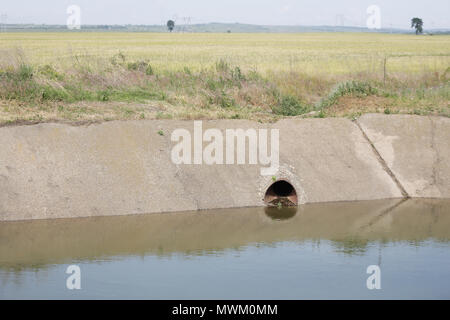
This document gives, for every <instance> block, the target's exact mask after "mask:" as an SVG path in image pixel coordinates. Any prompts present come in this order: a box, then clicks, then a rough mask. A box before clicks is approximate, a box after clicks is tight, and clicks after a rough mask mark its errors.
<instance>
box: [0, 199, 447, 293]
mask: <svg viewBox="0 0 450 320" xmlns="http://www.w3.org/2000/svg"><path fill="white" fill-rule="evenodd" d="M69 265H78V266H79V267H80V269H81V290H68V289H67V288H66V279H67V278H68V277H69V275H68V274H66V269H67V267H68V266H69ZM370 265H378V266H379V267H380V270H381V277H380V280H381V290H368V288H367V285H366V281H367V278H368V277H369V276H370V274H367V273H366V271H367V267H368V266H370ZM29 298H32V299H55V298H56V299H419V298H420V299H449V298H450V200H443V201H442V200H441V201H439V200H408V201H399V200H389V201H372V202H358V203H333V204H317V205H306V206H302V207H300V208H298V209H287V210H285V209H284V210H281V211H280V210H278V209H277V208H274V209H267V208H251V209H232V210H212V211H204V212H188V213H176V214H156V215H144V216H126V217H97V218H86V219H68V220H53V221H50V220H48V221H31V222H2V223H0V299H29Z"/></svg>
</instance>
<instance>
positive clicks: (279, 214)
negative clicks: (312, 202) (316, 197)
mask: <svg viewBox="0 0 450 320" xmlns="http://www.w3.org/2000/svg"><path fill="white" fill-rule="evenodd" d="M297 211H298V207H281V208H278V207H267V208H265V209H264V212H265V213H266V215H267V216H268V217H269V218H271V219H272V220H275V221H282V220H289V219H292V218H293V217H295V215H296V214H297Z"/></svg>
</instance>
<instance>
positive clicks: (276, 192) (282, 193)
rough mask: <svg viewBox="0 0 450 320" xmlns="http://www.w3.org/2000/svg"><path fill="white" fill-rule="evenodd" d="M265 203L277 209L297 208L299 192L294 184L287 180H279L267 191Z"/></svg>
mask: <svg viewBox="0 0 450 320" xmlns="http://www.w3.org/2000/svg"><path fill="white" fill-rule="evenodd" d="M264 202H265V203H266V204H267V205H269V206H276V207H293V206H297V205H298V197H297V192H296V191H295V188H294V186H293V185H292V184H290V183H289V182H287V181H285V180H279V181H277V182H275V183H273V184H272V185H271V186H270V187H269V189H267V191H266V195H265V196H264Z"/></svg>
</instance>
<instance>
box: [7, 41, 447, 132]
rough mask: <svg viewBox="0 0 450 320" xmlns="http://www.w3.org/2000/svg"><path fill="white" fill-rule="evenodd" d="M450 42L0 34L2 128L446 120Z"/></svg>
mask: <svg viewBox="0 0 450 320" xmlns="http://www.w3.org/2000/svg"><path fill="white" fill-rule="evenodd" d="M449 79H450V36H448V35H439V36H415V35H399V34H395V35H390V34H371V33H303V34H302V33H299V34H209V33H205V34H192V33H184V34H180V33H177V34H169V33H164V34H163V33H89V32H84V33H0V85H1V87H0V121H1V122H2V123H3V124H5V123H15V122H22V121H28V122H38V121H53V120H58V121H60V120H64V121H71V122H73V121H97V120H113V119H148V118H183V119H191V118H250V119H258V120H267V119H268V120H273V119H277V118H279V117H283V116H320V117H324V116H350V117H354V116H357V115H358V114H361V113H364V112H385V113H397V112H401V113H419V114H440V115H447V116H448V115H449V100H450V99H449V96H450V93H449Z"/></svg>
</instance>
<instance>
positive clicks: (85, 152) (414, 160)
mask: <svg viewBox="0 0 450 320" xmlns="http://www.w3.org/2000/svg"><path fill="white" fill-rule="evenodd" d="M202 125H203V131H205V130H207V129H210V128H215V129H218V130H219V131H221V132H225V130H227V129H237V128H242V129H255V130H259V129H264V128H266V129H279V150H280V157H279V159H280V168H279V171H278V172H277V173H276V174H275V175H269V176H262V175H261V167H262V166H260V165H252V164H248V161H247V162H246V163H247V164H244V165H238V164H234V165H227V164H223V165H217V164H214V165H207V164H203V165H195V164H192V165H187V164H175V163H174V162H173V161H172V157H171V153H172V149H173V147H174V146H175V145H176V143H175V142H172V141H171V134H172V132H174V130H176V129H186V130H188V131H189V132H191V133H192V136H194V132H193V131H194V124H193V121H171V120H168V121H127V122H120V121H117V122H107V123H102V124H94V125H90V126H70V125H65V124H38V125H33V126H16V127H3V128H0V146H1V148H0V220H4V221H5V220H27V219H48V218H68V217H89V216H107V215H127V214H141V213H157V212H174V211H189V210H199V209H213V208H233V207H252V206H263V205H265V202H264V198H265V195H266V192H267V190H268V189H269V187H270V186H271V185H272V184H273V182H274V179H275V180H283V181H288V182H289V183H290V184H291V185H292V187H293V188H294V189H295V193H296V196H297V197H296V199H297V200H298V204H303V203H317V202H334V201H355V200H376V199H388V198H402V197H405V196H411V197H435V198H446V197H450V165H449V163H450V150H449V147H448V141H450V119H446V118H429V117H415V116H384V115H367V116H363V117H362V118H361V119H359V120H358V121H357V122H356V123H354V122H352V121H350V120H347V119H292V120H281V121H279V122H277V123H275V124H261V123H257V122H251V121H237V120H215V121H203V123H202ZM207 144H208V143H206V142H204V146H206V145H207ZM269 151H270V148H269ZM193 153H195V150H193ZM247 158H248V157H247Z"/></svg>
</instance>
